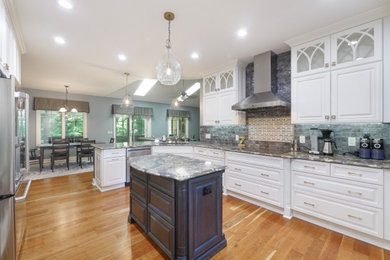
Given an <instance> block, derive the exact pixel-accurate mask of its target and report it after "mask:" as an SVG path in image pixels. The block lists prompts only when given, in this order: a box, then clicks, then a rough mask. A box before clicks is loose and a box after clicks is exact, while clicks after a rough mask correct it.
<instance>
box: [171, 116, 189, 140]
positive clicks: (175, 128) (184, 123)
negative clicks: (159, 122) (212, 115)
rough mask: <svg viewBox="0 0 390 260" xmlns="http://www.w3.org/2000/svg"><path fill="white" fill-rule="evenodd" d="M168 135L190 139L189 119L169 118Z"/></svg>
mask: <svg viewBox="0 0 390 260" xmlns="http://www.w3.org/2000/svg"><path fill="white" fill-rule="evenodd" d="M168 133H169V134H170V135H175V136H178V137H183V136H184V137H188V118H184V117H168Z"/></svg>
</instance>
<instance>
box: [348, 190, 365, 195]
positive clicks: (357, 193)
mask: <svg viewBox="0 0 390 260" xmlns="http://www.w3.org/2000/svg"><path fill="white" fill-rule="evenodd" d="M348 193H349V194H356V195H359V196H362V195H363V193H361V192H357V191H352V190H349V191H348Z"/></svg>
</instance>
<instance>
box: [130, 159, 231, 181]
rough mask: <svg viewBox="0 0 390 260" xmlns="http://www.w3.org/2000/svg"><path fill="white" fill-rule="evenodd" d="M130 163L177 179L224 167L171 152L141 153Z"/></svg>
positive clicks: (155, 173) (143, 169)
mask: <svg viewBox="0 0 390 260" xmlns="http://www.w3.org/2000/svg"><path fill="white" fill-rule="evenodd" d="M129 163H130V165H131V166H132V167H134V168H136V169H137V170H139V171H143V172H146V173H149V174H153V175H157V176H162V177H167V178H171V179H175V180H179V181H184V180H188V179H192V178H196V177H199V176H202V175H206V174H210V173H213V172H216V171H221V170H224V169H225V168H226V167H225V166H224V165H220V164H214V163H212V162H209V161H203V160H198V159H192V158H188V157H184V156H180V155H173V154H157V155H143V156H138V157H134V158H130V161H129Z"/></svg>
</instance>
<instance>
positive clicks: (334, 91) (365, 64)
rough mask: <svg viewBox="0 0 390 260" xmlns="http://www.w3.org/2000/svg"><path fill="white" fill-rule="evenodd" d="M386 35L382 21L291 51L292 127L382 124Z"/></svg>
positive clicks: (300, 46) (303, 45)
mask: <svg viewBox="0 0 390 260" xmlns="http://www.w3.org/2000/svg"><path fill="white" fill-rule="evenodd" d="M382 33H383V30H382V20H377V21H374V22H370V23H367V24H364V25H360V26H357V27H354V28H352V29H349V30H345V31H342V32H339V33H336V34H333V35H331V36H328V37H324V38H322V39H319V40H316V41H312V42H309V43H307V44H302V45H299V46H297V47H294V48H292V53H291V55H292V56H291V66H292V71H293V74H292V86H291V97H292V99H291V115H292V123H295V124H311V123H313V124H315V123H317V124H330V123H381V122H383V107H384V106H383V75H382V70H383V62H382V59H383V54H382V46H383V37H382ZM385 48H386V47H385ZM329 57H330V58H329Z"/></svg>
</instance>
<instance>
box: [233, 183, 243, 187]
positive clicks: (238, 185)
mask: <svg viewBox="0 0 390 260" xmlns="http://www.w3.org/2000/svg"><path fill="white" fill-rule="evenodd" d="M234 185H236V186H237V187H241V186H242V185H241V184H238V183H234Z"/></svg>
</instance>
